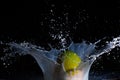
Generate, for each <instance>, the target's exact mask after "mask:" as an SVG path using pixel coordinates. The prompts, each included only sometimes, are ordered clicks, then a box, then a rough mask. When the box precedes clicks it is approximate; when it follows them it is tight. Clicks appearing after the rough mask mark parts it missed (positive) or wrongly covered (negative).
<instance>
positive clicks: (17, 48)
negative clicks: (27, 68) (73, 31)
mask: <svg viewBox="0 0 120 80" xmlns="http://www.w3.org/2000/svg"><path fill="white" fill-rule="evenodd" d="M99 42H101V40H99V41H97V42H95V43H89V44H88V43H86V42H85V41H83V42H82V43H73V42H72V43H71V44H70V45H69V46H68V47H67V48H66V49H59V50H58V49H54V48H52V49H51V50H50V51H47V50H45V49H43V48H41V47H40V46H36V45H33V44H30V43H26V42H24V43H20V44H18V43H15V42H11V43H6V45H9V46H10V49H11V50H13V51H12V52H11V53H10V55H11V56H12V55H15V54H16V53H19V55H31V56H32V57H33V58H35V60H36V61H37V63H38V65H39V67H40V68H41V69H42V71H43V74H44V79H45V80H88V78H89V70H90V68H91V65H92V63H93V62H94V61H95V60H96V58H97V57H99V56H100V55H103V54H104V53H108V52H110V51H111V50H112V49H114V48H115V47H120V37H117V38H113V40H112V41H106V45H104V47H102V48H101V49H99V50H98V49H96V47H97V45H96V44H98V43H99ZM1 44H4V43H2V42H1ZM63 50H71V51H73V52H75V53H77V54H78V55H79V56H80V57H81V59H82V64H80V65H79V67H78V68H77V70H78V74H76V75H75V76H69V75H67V73H66V72H65V71H64V69H63V66H62V64H60V63H59V62H58V57H59V54H61V53H62V52H63ZM1 59H2V58H1Z"/></svg>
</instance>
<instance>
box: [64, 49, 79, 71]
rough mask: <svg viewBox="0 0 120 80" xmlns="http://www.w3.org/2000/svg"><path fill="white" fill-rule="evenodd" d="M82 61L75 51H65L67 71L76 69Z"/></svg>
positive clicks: (65, 68)
mask: <svg viewBox="0 0 120 80" xmlns="http://www.w3.org/2000/svg"><path fill="white" fill-rule="evenodd" d="M80 63H81V59H80V57H79V56H78V55H77V54H76V53H75V52H73V51H70V50H68V51H65V52H64V53H63V68H64V70H65V71H66V72H68V71H70V70H74V69H76V68H77V67H78V66H79V64H80Z"/></svg>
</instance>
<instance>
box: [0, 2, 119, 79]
mask: <svg viewBox="0 0 120 80" xmlns="http://www.w3.org/2000/svg"><path fill="white" fill-rule="evenodd" d="M51 4H54V5H56V6H55V8H56V9H57V11H56V12H57V14H58V15H59V14H61V12H62V11H63V9H64V7H63V6H67V8H68V9H67V10H68V12H69V13H70V15H71V18H70V19H72V18H74V16H76V12H77V10H86V12H85V15H86V13H88V14H89V17H90V18H89V19H88V22H87V23H80V24H79V25H77V29H73V28H72V24H71V25H69V26H68V27H65V30H69V31H70V33H69V34H70V36H71V38H72V40H73V41H74V42H80V40H81V39H85V40H87V41H90V42H94V41H97V40H98V39H101V38H103V37H115V36H118V35H119V34H120V28H119V27H120V16H119V14H120V12H119V10H120V1H114V0H106V1H101V0H97V1H96V0H79V1H77V0H72V1H70V0H59V1H58V0H40V1H39V2H35V1H29V2H28V1H20V2H19V1H17V2H1V12H0V13H2V14H1V16H0V40H2V41H7V42H9V41H18V42H22V41H29V42H32V43H35V44H39V45H41V46H43V47H45V46H47V45H48V43H52V44H56V43H54V42H53V40H52V38H51V37H50V35H49V31H50V28H49V26H47V25H48V24H46V25H44V26H41V23H40V22H41V21H42V18H41V17H42V16H41V14H47V13H48V12H47V11H48V10H50V9H51ZM83 15H84V14H83ZM73 20H74V21H76V19H73ZM74 21H73V22H74ZM57 27H58V26H57ZM111 56H113V55H111ZM116 56H118V55H116ZM105 57H106V56H104V57H103V59H102V60H103V61H102V60H100V61H99V60H98V62H100V64H101V65H102V66H103V65H105V66H103V67H104V68H105V69H106V68H107V69H108V71H110V70H111V69H113V70H115V71H119V70H120V69H119V63H118V62H117V61H119V57H118V60H115V61H116V62H115V61H112V60H110V59H108V60H106V58H105ZM111 59H112V58H111ZM105 61H106V62H105ZM107 61H109V62H111V64H107V65H108V66H110V67H112V66H113V65H117V66H113V67H112V68H110V67H109V68H108V67H107V65H106V63H108V62H107ZM102 62H105V63H104V64H103V63H102ZM1 64H2V62H1ZM29 66H30V67H29ZM99 66H100V65H99ZM99 66H97V67H98V68H96V70H97V69H98V70H99ZM28 67H29V68H28ZM14 70H15V71H14ZM39 70H40V69H39V68H38V66H37V64H36V62H35V61H34V59H33V58H32V57H30V56H23V57H17V59H16V62H15V63H14V64H13V65H12V66H11V67H9V68H7V69H6V68H4V66H3V67H1V70H0V71H1V73H0V77H1V78H5V79H8V80H10V79H11V78H12V80H13V78H15V80H18V78H17V79H16V77H19V78H20V77H21V76H20V75H22V74H23V75H22V77H21V78H22V79H21V78H20V80H24V79H25V80H27V79H28V76H29V75H32V77H33V78H34V77H35V76H36V77H38V76H40V75H42V74H40V73H41V72H40V71H39ZM100 70H101V68H100ZM102 70H104V69H102ZM30 72H31V74H29V73H30ZM27 74H28V75H27ZM33 74H34V75H33ZM36 80H37V79H36Z"/></svg>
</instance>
